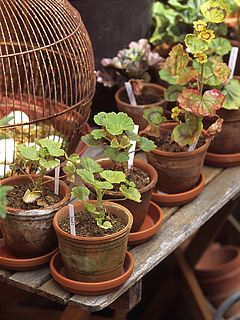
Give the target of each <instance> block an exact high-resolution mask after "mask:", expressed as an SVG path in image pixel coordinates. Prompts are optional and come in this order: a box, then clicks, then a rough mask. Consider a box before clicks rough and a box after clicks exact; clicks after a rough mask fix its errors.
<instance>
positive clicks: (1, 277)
mask: <svg viewBox="0 0 240 320" xmlns="http://www.w3.org/2000/svg"><path fill="white" fill-rule="evenodd" d="M12 274H13V271H10V270H7V269H3V268H0V282H5V281H7V279H8V278H9V277H10V276H11V275H12Z"/></svg>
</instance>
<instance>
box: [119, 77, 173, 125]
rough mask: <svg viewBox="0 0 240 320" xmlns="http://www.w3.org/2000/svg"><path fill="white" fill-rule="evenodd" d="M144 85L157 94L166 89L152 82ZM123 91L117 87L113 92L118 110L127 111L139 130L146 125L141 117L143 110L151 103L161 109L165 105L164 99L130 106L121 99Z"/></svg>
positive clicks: (162, 92)
mask: <svg viewBox="0 0 240 320" xmlns="http://www.w3.org/2000/svg"><path fill="white" fill-rule="evenodd" d="M144 87H147V88H149V90H152V91H153V92H154V93H159V95H163V94H164V91H165V90H166V88H164V87H162V86H160V85H158V84H154V83H144ZM125 91H126V89H125V87H123V88H120V89H118V90H117V92H116V93H115V100H116V103H117V108H118V110H119V111H122V112H125V113H127V114H128V115H129V117H131V118H132V119H133V121H134V123H135V124H138V125H139V130H143V129H144V128H145V127H146V126H147V125H148V122H147V120H145V119H144V118H143V113H144V110H146V109H149V108H150V107H152V106H153V105H154V106H160V107H162V108H163V109H165V108H166V106H167V101H166V100H165V99H163V100H161V101H156V102H155V103H151V104H147V105H137V106H132V105H131V104H130V103H126V102H123V101H122V100H121V97H122V95H123V93H124V92H125Z"/></svg>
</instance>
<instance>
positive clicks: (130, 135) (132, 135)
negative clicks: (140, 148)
mask: <svg viewBox="0 0 240 320" xmlns="http://www.w3.org/2000/svg"><path fill="white" fill-rule="evenodd" d="M126 135H127V136H128V138H129V139H130V140H132V141H139V140H140V136H139V135H138V134H136V133H134V132H132V131H129V130H127V131H126Z"/></svg>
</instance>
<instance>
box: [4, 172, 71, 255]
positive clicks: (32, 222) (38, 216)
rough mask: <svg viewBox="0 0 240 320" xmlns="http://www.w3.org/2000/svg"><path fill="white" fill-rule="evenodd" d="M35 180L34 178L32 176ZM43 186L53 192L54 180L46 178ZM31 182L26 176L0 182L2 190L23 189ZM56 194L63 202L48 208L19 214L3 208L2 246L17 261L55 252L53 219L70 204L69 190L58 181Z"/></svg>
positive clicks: (17, 210)
mask: <svg viewBox="0 0 240 320" xmlns="http://www.w3.org/2000/svg"><path fill="white" fill-rule="evenodd" d="M31 176H32V178H33V179H36V177H37V175H34V174H33V175H31ZM43 181H49V182H48V183H46V184H45V185H47V187H48V188H49V189H51V190H54V179H53V178H52V177H48V176H45V177H44V180H43ZM29 182H31V180H30V178H29V177H27V176H25V175H19V176H12V177H10V178H6V179H3V180H1V185H2V186H14V185H22V184H25V183H29ZM59 194H60V195H61V196H62V197H63V199H62V200H61V201H60V202H59V203H58V204H55V205H53V206H51V207H49V208H44V209H36V210H21V209H15V208H10V207H7V208H6V218H5V219H0V226H1V230H2V233H3V237H4V240H5V243H6V244H7V246H8V248H9V250H10V251H11V252H12V253H13V254H14V256H16V257H18V258H34V257H38V256H42V255H45V254H47V253H49V252H50V251H52V250H53V249H55V248H56V246H57V238H56V234H55V232H54V229H53V224H52V221H53V216H54V214H55V213H56V212H57V211H58V210H59V209H61V208H62V207H63V206H65V205H67V204H68V202H69V201H70V195H71V192H70V189H69V187H68V186H67V185H66V184H65V183H64V182H63V181H59Z"/></svg>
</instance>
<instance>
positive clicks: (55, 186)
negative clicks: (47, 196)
mask: <svg viewBox="0 0 240 320" xmlns="http://www.w3.org/2000/svg"><path fill="white" fill-rule="evenodd" d="M58 161H59V160H58ZM59 163H60V161H59ZM59 174H60V166H58V167H56V168H55V182H54V193H55V194H59Z"/></svg>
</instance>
